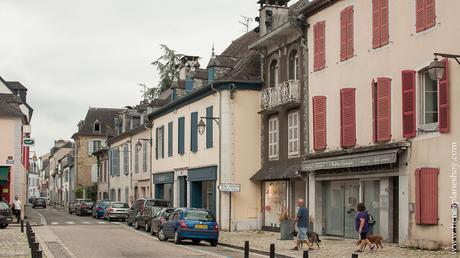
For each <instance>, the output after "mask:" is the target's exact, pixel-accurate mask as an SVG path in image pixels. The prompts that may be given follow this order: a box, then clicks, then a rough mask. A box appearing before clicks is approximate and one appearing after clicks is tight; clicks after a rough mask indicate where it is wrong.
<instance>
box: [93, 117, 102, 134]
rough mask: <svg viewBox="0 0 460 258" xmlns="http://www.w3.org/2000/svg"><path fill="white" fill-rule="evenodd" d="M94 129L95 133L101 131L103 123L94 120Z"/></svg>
mask: <svg viewBox="0 0 460 258" xmlns="http://www.w3.org/2000/svg"><path fill="white" fill-rule="evenodd" d="M93 129H94V132H95V133H100V132H101V123H99V121H98V120H96V121H94V126H93Z"/></svg>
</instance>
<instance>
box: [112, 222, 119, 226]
mask: <svg viewBox="0 0 460 258" xmlns="http://www.w3.org/2000/svg"><path fill="white" fill-rule="evenodd" d="M110 223H112V224H115V225H120V224H121V223H120V222H110Z"/></svg>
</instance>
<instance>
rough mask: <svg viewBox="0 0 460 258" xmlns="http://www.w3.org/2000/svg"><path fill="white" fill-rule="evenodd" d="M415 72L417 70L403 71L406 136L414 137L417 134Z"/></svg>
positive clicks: (404, 134) (404, 135) (404, 131)
mask: <svg viewBox="0 0 460 258" xmlns="http://www.w3.org/2000/svg"><path fill="white" fill-rule="evenodd" d="M415 74H416V72H415V71H411V70H404V71H402V72H401V78H402V83H401V85H402V87H401V88H402V99H403V107H402V108H403V110H402V111H403V114H402V115H403V137H404V138H413V137H415V135H416V115H415Z"/></svg>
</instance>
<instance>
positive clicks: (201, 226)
mask: <svg viewBox="0 0 460 258" xmlns="http://www.w3.org/2000/svg"><path fill="white" fill-rule="evenodd" d="M195 228H199V229H208V225H195Z"/></svg>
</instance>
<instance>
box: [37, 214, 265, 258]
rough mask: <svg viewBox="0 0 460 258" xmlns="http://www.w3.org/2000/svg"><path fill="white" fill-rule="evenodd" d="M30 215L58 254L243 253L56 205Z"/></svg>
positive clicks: (211, 254) (204, 254)
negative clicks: (159, 234)
mask: <svg viewBox="0 0 460 258" xmlns="http://www.w3.org/2000/svg"><path fill="white" fill-rule="evenodd" d="M29 216H32V217H35V216H37V217H40V220H41V221H42V222H43V224H44V226H43V227H36V229H35V231H36V233H37V235H38V237H39V238H40V239H41V242H43V243H45V244H46V246H45V248H47V249H48V250H49V252H51V253H53V255H54V256H55V257H85V258H86V257H235V258H242V257H243V253H242V252H241V251H239V250H234V249H230V248H227V247H222V246H217V247H211V246H210V245H209V243H207V242H202V243H200V244H193V243H192V242H187V241H185V242H184V243H183V244H181V245H176V244H174V243H173V242H172V241H168V242H160V241H159V240H158V239H157V238H156V237H155V236H151V235H150V234H149V233H146V232H145V231H143V230H142V229H141V230H135V229H134V228H133V227H128V226H127V225H126V223H123V222H107V221H102V220H96V219H93V218H91V217H90V216H86V217H79V216H76V215H70V214H69V213H68V212H67V211H60V210H55V209H53V208H47V209H34V210H33V211H32V212H31V214H29ZM34 219H36V220H38V218H36V217H35V218H34ZM251 257H261V256H259V255H251Z"/></svg>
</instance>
